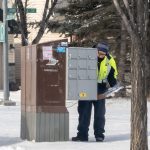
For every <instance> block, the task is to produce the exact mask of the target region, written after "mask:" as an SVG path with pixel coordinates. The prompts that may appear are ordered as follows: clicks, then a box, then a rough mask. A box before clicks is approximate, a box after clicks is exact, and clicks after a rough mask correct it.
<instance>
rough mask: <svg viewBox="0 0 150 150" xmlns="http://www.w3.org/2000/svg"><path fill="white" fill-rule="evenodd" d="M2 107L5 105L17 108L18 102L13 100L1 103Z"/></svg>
mask: <svg viewBox="0 0 150 150" xmlns="http://www.w3.org/2000/svg"><path fill="white" fill-rule="evenodd" d="M0 105H4V106H16V102H13V101H11V100H8V101H2V100H1V101H0Z"/></svg>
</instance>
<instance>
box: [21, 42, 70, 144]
mask: <svg viewBox="0 0 150 150" xmlns="http://www.w3.org/2000/svg"><path fill="white" fill-rule="evenodd" d="M65 42H66V40H61V41H60V40H59V41H53V42H47V43H42V44H37V45H32V46H27V47H23V48H22V50H21V138H22V139H28V140H30V141H31V140H35V141H37V142H45V141H66V140H69V113H68V111H67V109H66V106H65V103H66V102H65V100H66V47H65V46H64V43H65ZM62 43H63V46H62V45H61V44H62Z"/></svg>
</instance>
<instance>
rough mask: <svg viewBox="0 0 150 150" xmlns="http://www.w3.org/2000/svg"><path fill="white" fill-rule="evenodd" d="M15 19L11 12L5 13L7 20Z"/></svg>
mask: <svg viewBox="0 0 150 150" xmlns="http://www.w3.org/2000/svg"><path fill="white" fill-rule="evenodd" d="M13 19H15V16H14V15H13V14H9V15H7V20H13Z"/></svg>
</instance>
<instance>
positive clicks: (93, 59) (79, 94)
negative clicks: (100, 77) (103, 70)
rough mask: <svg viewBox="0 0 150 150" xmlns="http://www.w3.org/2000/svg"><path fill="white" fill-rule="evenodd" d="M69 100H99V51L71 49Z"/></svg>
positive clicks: (69, 56)
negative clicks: (97, 72)
mask: <svg viewBox="0 0 150 150" xmlns="http://www.w3.org/2000/svg"><path fill="white" fill-rule="evenodd" d="M67 58H68V59H67V60H68V62H67V70H68V73H67V85H68V87H67V89H68V90H67V96H68V97H67V99H68V100H97V75H96V71H97V49H96V48H83V47H69V48H68V51H67Z"/></svg>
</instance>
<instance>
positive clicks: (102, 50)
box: [97, 42, 109, 58]
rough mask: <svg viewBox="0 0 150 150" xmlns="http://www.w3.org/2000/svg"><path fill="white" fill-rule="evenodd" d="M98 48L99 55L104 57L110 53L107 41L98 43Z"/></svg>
mask: <svg viewBox="0 0 150 150" xmlns="http://www.w3.org/2000/svg"><path fill="white" fill-rule="evenodd" d="M97 50H98V57H99V58H104V57H105V56H106V55H107V54H108V51H109V46H108V44H107V43H105V42H102V43H98V44H97Z"/></svg>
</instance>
